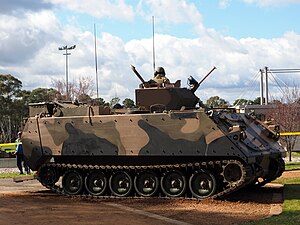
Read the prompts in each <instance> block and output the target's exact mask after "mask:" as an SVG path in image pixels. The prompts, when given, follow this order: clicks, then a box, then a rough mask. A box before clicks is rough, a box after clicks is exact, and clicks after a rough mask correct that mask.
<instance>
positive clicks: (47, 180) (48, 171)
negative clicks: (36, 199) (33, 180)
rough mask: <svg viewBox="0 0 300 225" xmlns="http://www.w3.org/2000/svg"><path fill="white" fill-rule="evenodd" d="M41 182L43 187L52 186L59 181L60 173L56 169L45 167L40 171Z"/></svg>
mask: <svg viewBox="0 0 300 225" xmlns="http://www.w3.org/2000/svg"><path fill="white" fill-rule="evenodd" d="M39 180H40V182H41V183H42V184H43V185H45V186H47V185H50V186H51V185H53V184H55V183H56V182H57V181H58V180H59V174H58V171H57V170H56V169H55V168H54V167H43V168H41V169H40V171H39Z"/></svg>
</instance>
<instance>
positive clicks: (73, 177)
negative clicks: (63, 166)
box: [62, 170, 83, 195]
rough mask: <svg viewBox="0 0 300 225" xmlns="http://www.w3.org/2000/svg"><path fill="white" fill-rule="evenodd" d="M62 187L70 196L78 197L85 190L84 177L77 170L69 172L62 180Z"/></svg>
mask: <svg viewBox="0 0 300 225" xmlns="http://www.w3.org/2000/svg"><path fill="white" fill-rule="evenodd" d="M62 187H63V190H64V192H65V193H66V194H68V195H78V194H80V193H81V192H82V190H83V177H82V175H81V174H80V173H78V172H77V171H75V170H71V171H67V172H66V173H65V174H64V176H63V178H62Z"/></svg>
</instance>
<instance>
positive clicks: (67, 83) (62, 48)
mask: <svg viewBox="0 0 300 225" xmlns="http://www.w3.org/2000/svg"><path fill="white" fill-rule="evenodd" d="M74 48H76V45H73V46H71V47H68V46H67V45H66V46H62V47H59V48H58V50H65V51H66V53H64V54H63V55H65V56H66V98H69V81H68V55H71V53H69V52H68V50H72V49H74Z"/></svg>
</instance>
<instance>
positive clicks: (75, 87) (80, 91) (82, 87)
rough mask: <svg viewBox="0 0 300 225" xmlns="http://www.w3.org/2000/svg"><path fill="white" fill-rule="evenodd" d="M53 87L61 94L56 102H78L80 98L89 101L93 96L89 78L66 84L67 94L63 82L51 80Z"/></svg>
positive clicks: (91, 83) (81, 78) (92, 86)
mask: <svg viewBox="0 0 300 225" xmlns="http://www.w3.org/2000/svg"><path fill="white" fill-rule="evenodd" d="M52 85H53V87H54V88H55V89H56V90H57V91H58V92H59V93H60V94H61V96H60V99H58V100H69V101H74V100H79V96H81V98H83V97H84V99H88V100H90V96H92V95H93V94H94V85H93V81H92V78H90V77H80V78H79V79H78V82H75V81H73V82H69V83H68V93H67V92H66V87H67V85H66V82H65V81H63V80H53V81H52Z"/></svg>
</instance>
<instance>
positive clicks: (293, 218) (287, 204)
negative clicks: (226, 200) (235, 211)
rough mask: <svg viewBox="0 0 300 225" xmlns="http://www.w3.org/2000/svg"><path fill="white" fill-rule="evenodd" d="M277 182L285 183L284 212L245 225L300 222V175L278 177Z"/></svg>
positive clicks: (273, 224) (295, 223)
mask: <svg viewBox="0 0 300 225" xmlns="http://www.w3.org/2000/svg"><path fill="white" fill-rule="evenodd" d="M275 183H280V184H284V203H283V213H282V214H280V215H279V216H273V217H271V218H267V219H263V220H260V221H255V222H248V223H243V225H254V224H255V225H256V224H257V225H269V224H272V225H299V224H300V177H297V178H278V179H277V180H276V181H275Z"/></svg>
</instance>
